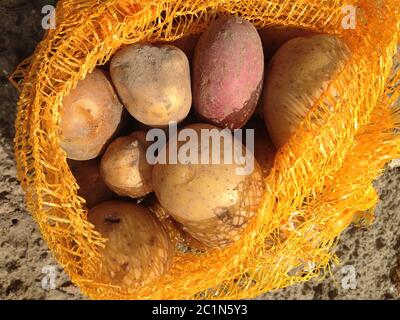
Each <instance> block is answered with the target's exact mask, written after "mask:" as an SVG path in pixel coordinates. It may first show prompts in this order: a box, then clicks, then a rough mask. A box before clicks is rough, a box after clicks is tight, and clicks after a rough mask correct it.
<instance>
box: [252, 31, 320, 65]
mask: <svg viewBox="0 0 400 320" xmlns="http://www.w3.org/2000/svg"><path fill="white" fill-rule="evenodd" d="M258 33H259V35H260V38H261V41H262V44H263V48H264V57H265V60H266V62H269V60H270V59H271V58H272V56H273V55H274V54H275V52H276V51H277V50H278V49H279V48H280V47H281V46H282V45H283V44H284V43H285V42H287V41H289V40H290V39H293V38H298V37H311V36H314V35H317V32H315V31H312V30H307V29H304V28H299V27H289V26H287V27H282V26H274V27H268V28H264V29H260V30H258Z"/></svg>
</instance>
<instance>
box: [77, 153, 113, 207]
mask: <svg viewBox="0 0 400 320" xmlns="http://www.w3.org/2000/svg"><path fill="white" fill-rule="evenodd" d="M69 165H70V168H71V172H72V174H73V175H74V177H75V179H76V182H77V183H78V185H79V190H78V194H79V195H80V196H81V197H82V198H84V199H85V200H86V206H87V207H88V208H92V207H94V206H95V205H97V204H99V203H101V202H105V201H109V200H112V199H114V198H115V197H116V194H115V193H114V192H112V191H111V190H110V189H109V188H108V187H107V185H106V184H105V183H104V180H103V178H102V177H101V175H100V159H92V160H88V161H75V160H69Z"/></svg>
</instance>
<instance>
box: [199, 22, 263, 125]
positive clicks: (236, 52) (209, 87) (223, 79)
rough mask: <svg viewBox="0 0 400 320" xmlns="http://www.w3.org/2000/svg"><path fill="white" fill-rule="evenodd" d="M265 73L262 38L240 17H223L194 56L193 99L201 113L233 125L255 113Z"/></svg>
mask: <svg viewBox="0 0 400 320" xmlns="http://www.w3.org/2000/svg"><path fill="white" fill-rule="evenodd" d="M263 76H264V54H263V47H262V43H261V39H260V37H259V35H258V33H257V30H256V29H255V28H254V26H253V25H252V24H251V23H250V22H248V21H246V20H244V19H242V18H239V17H236V16H229V17H221V18H219V19H217V20H216V21H214V22H213V23H212V24H211V25H210V27H209V28H208V29H207V30H206V31H205V32H204V33H203V34H202V35H201V37H200V40H199V42H198V43H197V46H196V49H195V53H194V59H193V79H192V80H193V102H194V108H195V111H196V113H197V115H198V117H199V118H200V119H202V120H204V121H206V122H209V123H212V124H214V125H216V126H219V127H227V128H229V129H235V128H241V127H242V126H243V125H244V124H246V122H247V121H248V120H249V118H250V117H251V115H252V114H253V112H254V110H255V108H256V105H257V102H258V100H259V98H260V94H261V89H262V84H263Z"/></svg>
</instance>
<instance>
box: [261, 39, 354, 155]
mask: <svg viewBox="0 0 400 320" xmlns="http://www.w3.org/2000/svg"><path fill="white" fill-rule="evenodd" d="M349 57H350V50H349V49H348V47H347V46H346V44H345V43H344V42H343V41H342V40H341V39H340V38H338V37H336V36H332V35H316V36H312V37H306V38H303V37H299V38H294V39H291V40H289V41H288V42H286V43H285V44H284V45H283V46H282V47H281V48H280V49H279V50H278V51H277V53H276V54H275V56H274V57H273V59H272V61H271V64H270V67H269V72H268V74H267V77H266V81H265V86H264V96H263V106H264V120H265V124H266V126H267V128H268V131H269V134H270V136H271V139H272V141H273V143H274V144H275V146H276V147H277V148H280V147H281V146H283V145H284V144H285V143H286V142H287V141H288V140H289V138H290V137H291V136H292V135H293V134H294V132H295V131H296V129H297V128H298V126H299V125H300V123H301V122H302V121H303V120H304V118H305V117H306V115H307V113H308V112H309V110H310V109H311V107H312V106H313V105H314V103H315V102H316V101H317V100H318V99H319V98H320V97H321V94H322V93H323V92H324V91H325V90H327V89H328V86H329V84H330V82H331V80H332V78H333V77H334V76H335V75H336V74H337V73H338V72H339V71H340V70H341V69H343V67H344V64H345V62H346V60H347V59H348V58H349ZM330 93H331V94H332V96H333V97H335V96H337V92H336V90H335V88H333V87H330Z"/></svg>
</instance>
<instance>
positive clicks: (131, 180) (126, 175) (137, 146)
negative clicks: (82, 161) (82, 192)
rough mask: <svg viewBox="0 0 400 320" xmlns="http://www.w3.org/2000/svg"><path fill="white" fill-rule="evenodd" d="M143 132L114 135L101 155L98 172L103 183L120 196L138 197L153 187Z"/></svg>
mask: <svg viewBox="0 0 400 320" xmlns="http://www.w3.org/2000/svg"><path fill="white" fill-rule="evenodd" d="M149 144H150V142H147V141H146V132H144V131H136V132H133V133H131V134H130V135H129V136H125V137H119V138H117V139H115V140H114V141H113V142H112V143H111V144H110V145H109V146H108V148H107V150H106V152H105V153H104V155H103V157H102V159H101V166H100V172H101V175H102V177H103V179H104V181H105V183H106V184H107V186H108V187H109V188H110V189H111V190H113V191H114V192H115V193H117V194H118V195H120V196H128V197H131V198H139V197H143V196H145V195H147V194H148V193H150V192H152V191H153V184H152V182H151V179H152V178H151V175H152V170H153V166H152V165H150V164H149V163H148V162H147V160H146V150H147V147H148V146H149Z"/></svg>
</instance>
